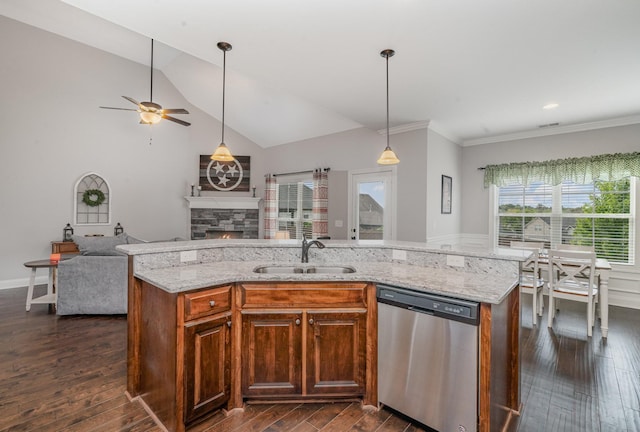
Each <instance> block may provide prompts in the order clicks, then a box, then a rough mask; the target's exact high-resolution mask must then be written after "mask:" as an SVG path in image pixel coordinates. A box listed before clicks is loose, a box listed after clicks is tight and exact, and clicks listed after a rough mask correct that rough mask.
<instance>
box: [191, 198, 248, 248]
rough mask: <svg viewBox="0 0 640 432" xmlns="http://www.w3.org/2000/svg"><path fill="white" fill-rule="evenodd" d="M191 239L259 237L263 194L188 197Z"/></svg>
mask: <svg viewBox="0 0 640 432" xmlns="http://www.w3.org/2000/svg"><path fill="white" fill-rule="evenodd" d="M185 199H186V200H187V201H188V202H189V225H190V229H189V231H190V233H191V240H203V239H257V238H258V230H259V221H260V217H259V202H260V198H251V197H247V198H245V197H185Z"/></svg>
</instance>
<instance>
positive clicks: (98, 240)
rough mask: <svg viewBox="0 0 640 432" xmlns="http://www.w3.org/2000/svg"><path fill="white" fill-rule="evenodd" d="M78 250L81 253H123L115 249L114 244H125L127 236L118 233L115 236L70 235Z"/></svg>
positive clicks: (101, 254) (102, 254)
mask: <svg viewBox="0 0 640 432" xmlns="http://www.w3.org/2000/svg"><path fill="white" fill-rule="evenodd" d="M71 238H72V239H73V241H74V242H75V244H76V245H78V250H80V253H81V254H82V255H100V256H104V255H123V253H122V252H118V251H117V250H116V246H118V245H124V244H127V238H126V237H125V235H124V234H118V235H117V236H115V237H97V236H96V237H83V236H78V235H73V236H71Z"/></svg>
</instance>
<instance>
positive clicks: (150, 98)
mask: <svg viewBox="0 0 640 432" xmlns="http://www.w3.org/2000/svg"><path fill="white" fill-rule="evenodd" d="M149 102H153V39H151V91H150V92H149Z"/></svg>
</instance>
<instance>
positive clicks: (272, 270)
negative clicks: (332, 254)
mask: <svg viewBox="0 0 640 432" xmlns="http://www.w3.org/2000/svg"><path fill="white" fill-rule="evenodd" d="M253 271H254V273H268V274H299V273H309V274H342V273H355V271H356V269H354V268H353V267H349V266H311V267H298V266H277V265H273V266H271V265H268V266H260V267H256V268H254V269H253Z"/></svg>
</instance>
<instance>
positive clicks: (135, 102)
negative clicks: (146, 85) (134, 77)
mask: <svg viewBox="0 0 640 432" xmlns="http://www.w3.org/2000/svg"><path fill="white" fill-rule="evenodd" d="M122 97H123V98H125V99H126V100H128V101H129V102H131V103H132V104H134V105H138V106H140V103H139V102H138V101H137V100H135V99H133V98H130V97H129V96H122Z"/></svg>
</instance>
